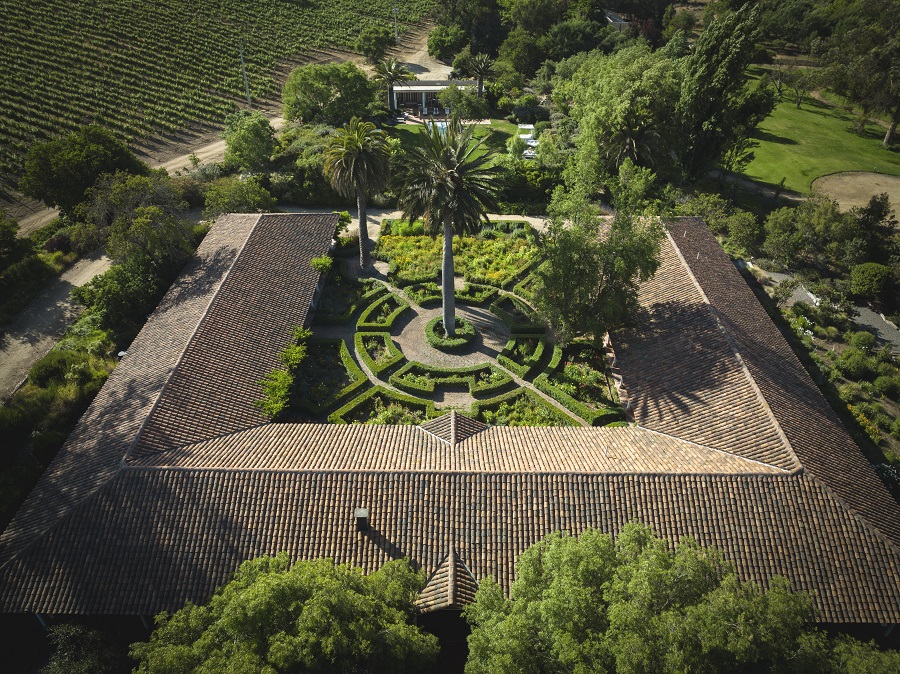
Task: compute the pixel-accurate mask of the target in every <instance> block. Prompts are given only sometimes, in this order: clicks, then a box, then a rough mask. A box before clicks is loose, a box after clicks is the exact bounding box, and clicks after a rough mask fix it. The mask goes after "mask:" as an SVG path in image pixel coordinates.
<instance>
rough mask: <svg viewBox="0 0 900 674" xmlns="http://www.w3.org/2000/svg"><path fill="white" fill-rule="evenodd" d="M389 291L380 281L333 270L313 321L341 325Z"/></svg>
mask: <svg viewBox="0 0 900 674" xmlns="http://www.w3.org/2000/svg"><path fill="white" fill-rule="evenodd" d="M387 293H388V289H387V288H386V287H385V286H384V285H382V284H381V283H379V282H378V281H375V280H373V279H367V280H360V279H355V278H348V277H346V276H344V275H343V274H341V273H340V272H337V271H335V270H332V271H331V273H330V274H329V276H328V280H327V281H326V282H325V289H324V290H323V291H322V297H321V298H320V299H319V304H318V305H317V306H316V311H315V314H314V316H313V322H314V323H315V324H316V325H341V324H343V323H346V322H347V321H349V320H350V319H351V318H352V317H353V314H354V313H356V311H357V310H358V309H359V308H360V307H362V306H365V305H366V304H368V303H369V302H372V301H373V300H375V299H376V298H378V297H381V296H382V295H386V294H387Z"/></svg>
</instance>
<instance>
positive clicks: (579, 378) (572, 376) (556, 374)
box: [534, 342, 622, 426]
mask: <svg viewBox="0 0 900 674" xmlns="http://www.w3.org/2000/svg"><path fill="white" fill-rule="evenodd" d="M534 385H535V387H537V388H538V390H540V391H542V392H543V393H546V394H547V395H549V396H551V397H552V398H554V399H555V400H557V401H558V402H560V403H562V404H563V405H565V406H566V408H567V409H569V410H571V411H572V412H574V413H575V414H577V415H578V416H579V417H581V418H582V419H584V420H585V421H587V422H588V423H590V424H591V425H592V426H604V425H606V424H608V423H611V422H613V421H619V420H621V419H622V410H621V408H620V407H619V399H618V395H617V394H616V389H615V387H614V386H613V384H612V381H611V379H610V377H609V374H608V371H607V367H606V363H605V361H604V359H603V354H602V352H600V351H597V350H596V349H595V348H594V347H593V345H591V344H585V343H578V342H575V343H573V344H570V345H569V346H568V347H566V349H565V350H560V349H559V347H554V354H553V358H551V360H550V363H549V364H548V366H547V370H546V371H545V372H544V373H543V374H541V375H539V376H538V377H537V378H535V380H534Z"/></svg>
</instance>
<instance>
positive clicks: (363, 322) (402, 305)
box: [356, 292, 410, 332]
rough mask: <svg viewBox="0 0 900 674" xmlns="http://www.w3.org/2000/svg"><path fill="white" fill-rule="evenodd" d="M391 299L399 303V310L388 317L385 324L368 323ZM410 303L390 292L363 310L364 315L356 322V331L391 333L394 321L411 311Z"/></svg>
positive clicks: (395, 310)
mask: <svg viewBox="0 0 900 674" xmlns="http://www.w3.org/2000/svg"><path fill="white" fill-rule="evenodd" d="M390 298H393V299H394V300H395V301H396V302H397V305H398V306H397V308H396V309H394V310H393V311H392V312H391V313H390V314H389V315H388V317H387V320H386V321H385V322H384V323H375V322H373V321H368V320H367V319H368V318H369V316H371V315H372V313H374V312H375V311H377V310H378V309H379V308H380V307H381V305H382V304H384V303H385V302H387V301H388V300H389V299H390ZM409 308H410V307H409V303H408V302H407V301H406V300H404V299H403V298H402V297H400V296H399V295H397V294H396V293H392V292H389V293H388V294H387V295H385V296H384V297H380V298H379V299H377V300H375V301H374V302H372V304H370V305H369V306H368V307H366V308H365V310H363V312H362V315H360V317H359V320H357V321H356V329H357V330H370V331H375V332H389V331H390V329H391V328H392V327H393V326H394V321H395V320H396V319H397V317H398V316H400V315H401V314H402V313H403V312H404V311H407V310H408V309H409Z"/></svg>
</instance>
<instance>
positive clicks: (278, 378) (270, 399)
mask: <svg viewBox="0 0 900 674" xmlns="http://www.w3.org/2000/svg"><path fill="white" fill-rule="evenodd" d="M310 336H312V332H310V330H309V329H307V328H304V327H296V328H294V332H293V335H292V339H291V341H290V342H288V344H287V345H285V347H284V348H283V349H282V350H281V352H280V353H279V354H278V358H279V360H280V361H281V362H282V364H283V365H284V366H285V368H286V369H285V370H280V369H276V370H272V371H270V372H268V373H266V375H265V376H264V377H263V379H262V381H260V382H259V384H260V386H262V390H263V397H262V398H261V399H260V400H257V401H255V403H254V404H255V405H256V407H257V408H259V409H260V410H262V412H263V414H265V415H266V416H267V417H269V418H270V419H273V420H274V419H277V418H278V417H279V416H280V415H281V414H283V413H284V412H285V411H286V410H287V409H288V405H289V403H290V400H291V389H292V388H293V386H294V374H295V372H296V370H297V368H298V367H299V366H300V363H302V362H303V359H304V358H306V354H307V345H306V341H307V340H308V339H309V338H310Z"/></svg>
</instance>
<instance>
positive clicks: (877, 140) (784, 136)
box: [744, 97, 900, 194]
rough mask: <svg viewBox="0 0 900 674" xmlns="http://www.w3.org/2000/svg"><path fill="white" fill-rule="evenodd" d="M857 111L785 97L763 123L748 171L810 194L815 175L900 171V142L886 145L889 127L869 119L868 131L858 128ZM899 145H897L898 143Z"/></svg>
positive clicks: (757, 177) (750, 175) (760, 178)
mask: <svg viewBox="0 0 900 674" xmlns="http://www.w3.org/2000/svg"><path fill="white" fill-rule="evenodd" d="M854 121H855V118H854V116H853V114H851V113H849V112H847V111H845V110H842V109H840V108H835V107H831V106H829V105H826V104H825V103H822V102H820V101H817V100H814V99H811V98H805V99H804V100H803V104H802V107H801V108H800V109H799V110H798V109H797V107H796V106H795V104H794V102H793V100H789V97H785V100H784V101H782V102H781V103H779V104H778V105H777V106H776V108H775V110H774V111H773V112H772V114H771V115H770V116H769V117H768V118H766V119H765V121H763V122H762V124H760V125H759V128H758V129H757V132H756V134H755V136H754V137H755V138H756V140H757V141H759V144H760V145H759V147H758V148H756V149H755V150H754V153H755V154H756V158H755V159H754V160H753V161H752V162H750V164H749V165H748V166H747V169H746V171H745V172H744V175H745V176H746V177H748V178H750V179H752V180H755V181H758V182H762V183H768V184H771V185H777V184H778V183H779V182H781V179H782V178H785V183H784V185H785V188H787V189H789V190H793V191H795V192H799V193H801V194H806V193H808V192H809V189H810V185H811V184H812V182H813V180H815V179H816V178H819V177H821V176H824V175H828V174H831V173H838V172H841V171H877V172H878V173H888V174H891V175H900V148H898V149H897V150H885V149H884V148H883V147H882V146H881V140H882V138H883V137H884V129H883V128H881V127H880V126H876V125H874V124H869V125H868V127H867V129H866V134H865V135H864V136H859V135H857V134H856V133H854V132H853V123H854ZM895 147H896V146H895Z"/></svg>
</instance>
